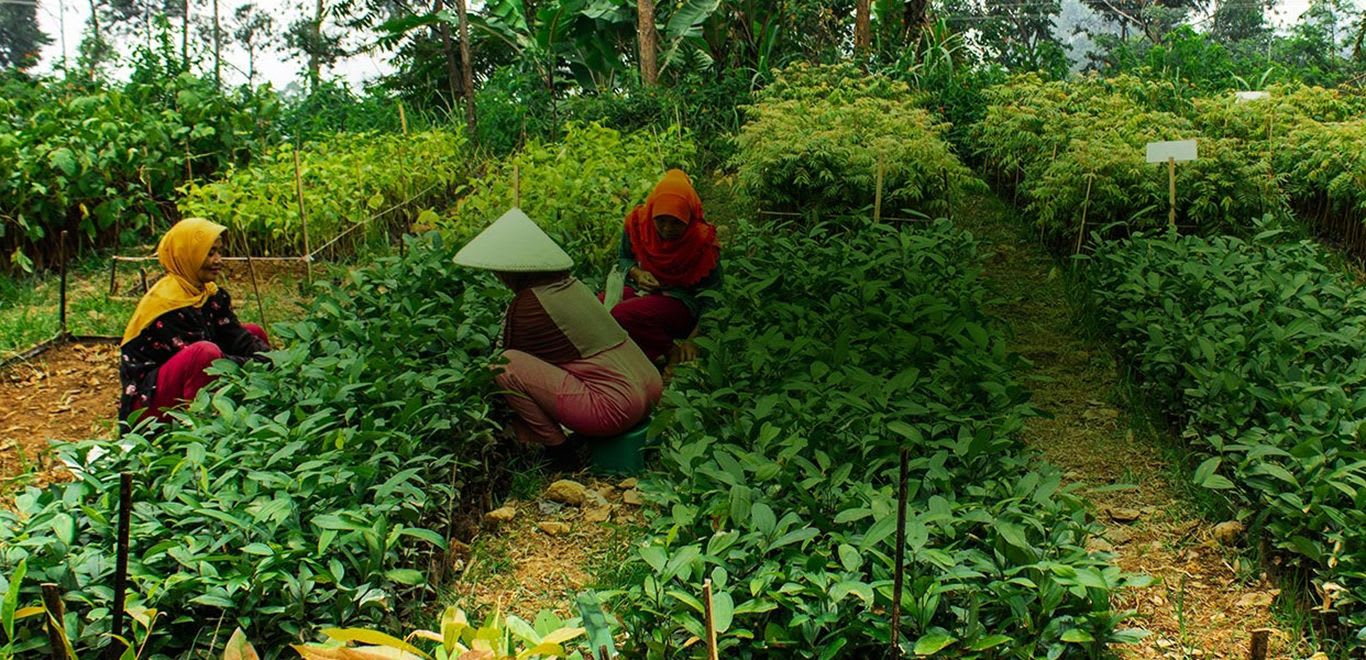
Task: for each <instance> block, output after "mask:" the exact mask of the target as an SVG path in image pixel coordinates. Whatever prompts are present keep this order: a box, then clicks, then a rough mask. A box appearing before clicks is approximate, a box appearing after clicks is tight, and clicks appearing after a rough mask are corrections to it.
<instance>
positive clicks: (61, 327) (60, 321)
mask: <svg viewBox="0 0 1366 660" xmlns="http://www.w3.org/2000/svg"><path fill="white" fill-rule="evenodd" d="M58 240H60V241H61V245H59V246H58V247H57V255H58V256H57V258H58V259H60V260H61V265H60V268H61V273H62V285H61V289H60V293H59V294H58V295H59V296H60V305H61V307H60V310H59V311H58V312H57V332H58V333H59V334H61V336H62V337H66V336H67V334H68V333H67V331H66V230H65V229H63V230H62V235H61V238H60V239H58Z"/></svg>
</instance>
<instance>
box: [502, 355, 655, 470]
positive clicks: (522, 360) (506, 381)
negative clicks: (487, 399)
mask: <svg viewBox="0 0 1366 660" xmlns="http://www.w3.org/2000/svg"><path fill="white" fill-rule="evenodd" d="M504 355H505V356H507V360H508V361H507V364H506V365H505V366H503V367H502V369H501V370H500V371H499V372H498V375H497V376H496V380H497V381H498V385H499V387H502V388H503V389H504V390H506V391H507V392H506V397H507V402H508V405H509V406H510V407H511V408H512V410H513V411H514V412H516V413H517V419H515V420H513V422H512V427H513V430H515V431H516V432H517V437H518V438H519V439H521V441H522V442H523V443H526V444H543V445H547V446H552V447H553V446H555V445H559V444H561V443H563V442H564V441H565V436H564V431H562V430H561V429H560V425H561V424H563V425H564V426H566V427H568V428H569V430H571V431H574V432H575V433H582V434H584V435H588V436H598V437H603V436H611V435H616V434H618V433H624V432H626V431H629V430H630V429H631V427H633V426H635V425H636V424H639V423H640V421H641V420H642V419H645V416H646V415H648V414H650V409H651V408H653V407H654V405H655V404H656V403H658V402H659V397H660V395H661V393H662V392H663V391H664V384H663V382H661V381H660V378H659V371H658V370H657V369H655V368H654V365H652V364H650V361H649V360H647V359H645V356H644V355H642V354H641V352H640V349H639V348H637V347H636V345H635V344H633V343H631V342H629V341H622V342H621V343H620V344H618V345H616V346H615V347H613V348H609V349H607V350H605V351H603V352H601V353H598V354H597V355H594V356H593V357H590V358H585V359H582V360H576V361H573V362H565V363H562V364H550V363H549V362H546V361H545V360H542V359H540V358H538V357H536V356H534V355H531V354H530V353H525V352H522V351H516V350H511V351H506V352H505V353H504Z"/></svg>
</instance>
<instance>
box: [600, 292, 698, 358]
mask: <svg viewBox="0 0 1366 660" xmlns="http://www.w3.org/2000/svg"><path fill="white" fill-rule="evenodd" d="M603 298H604V296H603V295H601V294H599V295H598V299H599V300H602V299H603ZM612 318H614V319H616V320H617V323H618V324H620V325H621V328H622V329H623V330H625V331H626V334H628V335H631V340H632V341H634V342H635V343H636V345H637V346H640V350H642V351H644V352H645V357H648V358H650V361H651V362H654V361H657V360H659V359H660V358H661V357H664V356H666V355H668V354H669V349H671V348H673V346H674V341H676V340H679V339H683V338H685V337H687V336H688V333H690V332H692V329H693V327H694V326H696V325H697V319H696V318H695V317H694V316H693V315H692V312H691V311H690V310H689V309H688V306H687V305H684V304H683V301H681V300H679V299H677V298H671V297H669V296H666V295H664V294H662V293H650V294H646V295H643V296H638V295H636V290H635V289H632V288H631V287H629V286H628V287H626V289H625V291H624V292H623V294H622V296H621V302H619V303H617V306H616V307H613V308H612Z"/></svg>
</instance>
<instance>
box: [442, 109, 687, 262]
mask: <svg viewBox="0 0 1366 660" xmlns="http://www.w3.org/2000/svg"><path fill="white" fill-rule="evenodd" d="M695 155H696V147H695V146H694V145H693V142H692V140H691V139H690V138H688V137H687V136H685V135H683V134H681V133H680V132H679V130H678V129H677V128H671V129H669V130H666V131H663V132H654V131H638V132H634V133H622V132H619V131H616V130H613V129H611V128H605V127H603V126H601V125H599V124H596V123H594V124H570V125H569V126H567V127H566V129H565V135H564V137H563V138H562V139H560V140H557V141H554V142H551V141H543V140H532V141H531V142H530V143H528V144H527V145H526V147H524V148H523V149H522V151H520V152H518V153H517V154H515V155H513V156H512V157H510V158H508V159H506V160H503V161H499V162H497V163H494V164H492V165H490V168H489V170H488V172H487V174H485V176H483V177H481V178H479V179H475V180H473V181H471V182H470V184H469V186H468V190H469V194H467V195H466V196H465V197H464V198H463V199H461V200H460V202H459V203H458V204H457V205H456V208H455V211H454V212H453V213H452V214H450V215H449V216H447V217H444V218H442V219H441V220H440V221H439V224H438V226H439V227H440V228H441V229H442V230H443V231H445V232H446V233H448V234H449V235H451V237H452V238H453V239H454V240H457V241H461V242H463V241H466V240H469V239H470V238H472V237H473V236H474V235H475V234H477V233H479V231H480V230H482V229H483V228H484V227H486V226H488V224H489V223H490V222H492V221H494V220H496V219H497V218H498V216H500V215H502V214H503V213H504V212H505V211H507V210H508V209H509V208H511V207H512V206H513V203H514V202H513V196H514V195H513V173H514V168H515V169H516V171H517V175H518V177H519V179H520V184H521V185H520V187H521V208H522V210H523V211H525V212H526V213H527V215H529V216H531V218H532V219H533V220H535V221H536V222H537V223H538V224H539V225H540V226H541V228H542V229H545V231H546V232H547V233H549V234H550V235H551V236H552V237H554V238H555V239H556V240H557V241H559V242H560V244H561V245H562V246H564V248H565V249H566V250H567V251H569V252H570V254H571V255H572V256H574V258H575V259H576V260H577V261H581V262H582V261H585V260H586V261H587V263H588V264H590V265H591V266H593V267H603V266H606V265H607V264H609V263H611V262H612V260H613V259H615V254H616V250H617V246H618V244H619V242H620V240H621V231H622V226H623V224H624V222H625V219H626V213H627V212H628V211H630V210H631V209H632V208H633V207H634V206H635V205H636V204H640V203H642V202H644V201H645V197H646V196H647V195H649V193H650V190H652V189H653V188H654V186H655V184H656V183H658V182H659V178H660V177H661V176H663V174H664V171H665V170H666V169H668V168H671V167H681V168H683V169H684V170H685V171H686V170H687V169H688V166H689V165H690V164H691V162H692V159H693V158H694V156H695ZM704 202H705V200H704Z"/></svg>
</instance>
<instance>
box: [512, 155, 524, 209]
mask: <svg viewBox="0 0 1366 660" xmlns="http://www.w3.org/2000/svg"><path fill="white" fill-rule="evenodd" d="M512 205H513V206H514V207H516V208H519V209H520V208H522V169H521V167H520V166H518V165H517V163H513V164H512Z"/></svg>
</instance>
